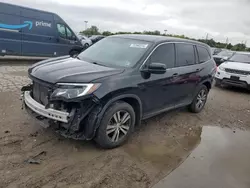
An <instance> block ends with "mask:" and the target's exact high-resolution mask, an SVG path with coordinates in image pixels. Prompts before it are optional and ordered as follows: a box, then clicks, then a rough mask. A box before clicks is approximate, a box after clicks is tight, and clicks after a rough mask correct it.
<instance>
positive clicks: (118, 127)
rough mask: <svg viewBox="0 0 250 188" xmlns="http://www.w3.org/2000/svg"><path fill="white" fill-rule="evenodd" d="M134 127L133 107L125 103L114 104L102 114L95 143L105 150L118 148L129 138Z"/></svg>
mask: <svg viewBox="0 0 250 188" xmlns="http://www.w3.org/2000/svg"><path fill="white" fill-rule="evenodd" d="M134 126H135V112H134V109H133V107H132V106H131V105H129V104H128V103H126V102H122V101H118V102H115V103H114V104H112V105H111V106H110V107H109V108H108V109H107V110H106V112H105V113H104V116H103V118H102V120H101V123H100V126H99V128H98V130H97V133H96V137H95V142H96V143H97V144H98V145H99V146H101V147H102V148H105V149H112V148H115V147H118V146H120V145H122V144H123V143H124V142H125V141H126V140H127V139H128V138H129V136H130V135H131V133H132V132H133V129H134Z"/></svg>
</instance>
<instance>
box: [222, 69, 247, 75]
mask: <svg viewBox="0 0 250 188" xmlns="http://www.w3.org/2000/svg"><path fill="white" fill-rule="evenodd" d="M225 71H226V72H229V73H233V74H241V75H250V71H243V70H235V69H225Z"/></svg>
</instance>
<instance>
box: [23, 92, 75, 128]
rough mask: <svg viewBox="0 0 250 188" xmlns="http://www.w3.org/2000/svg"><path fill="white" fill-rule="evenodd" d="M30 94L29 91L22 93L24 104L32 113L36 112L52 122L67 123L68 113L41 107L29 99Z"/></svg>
mask: <svg viewBox="0 0 250 188" xmlns="http://www.w3.org/2000/svg"><path fill="white" fill-rule="evenodd" d="M30 94H31V92H30V91H25V92H24V96H23V98H24V103H25V105H27V107H29V108H30V109H31V110H32V111H34V112H36V113H37V114H39V115H41V116H44V117H47V118H49V119H52V120H56V121H59V122H64V123H68V121H69V119H70V116H69V115H70V114H69V113H68V112H62V111H59V110H54V109H52V108H47V109H46V108H45V106H43V105H41V104H40V103H38V102H36V101H35V100H34V99H33V98H32V97H31V95H30Z"/></svg>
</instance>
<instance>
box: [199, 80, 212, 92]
mask: <svg viewBox="0 0 250 188" xmlns="http://www.w3.org/2000/svg"><path fill="white" fill-rule="evenodd" d="M201 84H202V85H205V86H206V87H207V89H208V91H209V90H210V89H211V88H212V82H211V81H210V80H204V81H203V82H202V83H201Z"/></svg>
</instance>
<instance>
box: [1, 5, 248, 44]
mask: <svg viewBox="0 0 250 188" xmlns="http://www.w3.org/2000/svg"><path fill="white" fill-rule="evenodd" d="M0 2H6V3H12V4H18V5H23V6H28V7H32V8H37V9H41V10H47V11H52V12H54V13H57V14H59V15H60V16H61V17H62V18H63V19H64V20H65V21H66V22H67V23H68V24H69V25H70V27H71V28H72V29H73V30H75V31H80V30H84V28H85V24H84V21H85V20H88V22H89V23H88V26H91V25H96V26H97V27H98V28H100V30H101V31H104V30H110V31H144V30H159V31H161V32H164V30H165V29H167V30H168V33H171V34H184V35H187V36H189V37H194V38H205V37H206V33H208V34H209V38H212V37H213V38H214V39H216V40H217V41H220V42H225V41H226V38H227V37H228V38H229V42H232V43H234V44H235V43H237V42H242V41H244V42H245V41H246V40H248V42H247V44H248V46H250V16H249V12H250V0H174V1H173V0H172V1H170V0H0Z"/></svg>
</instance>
